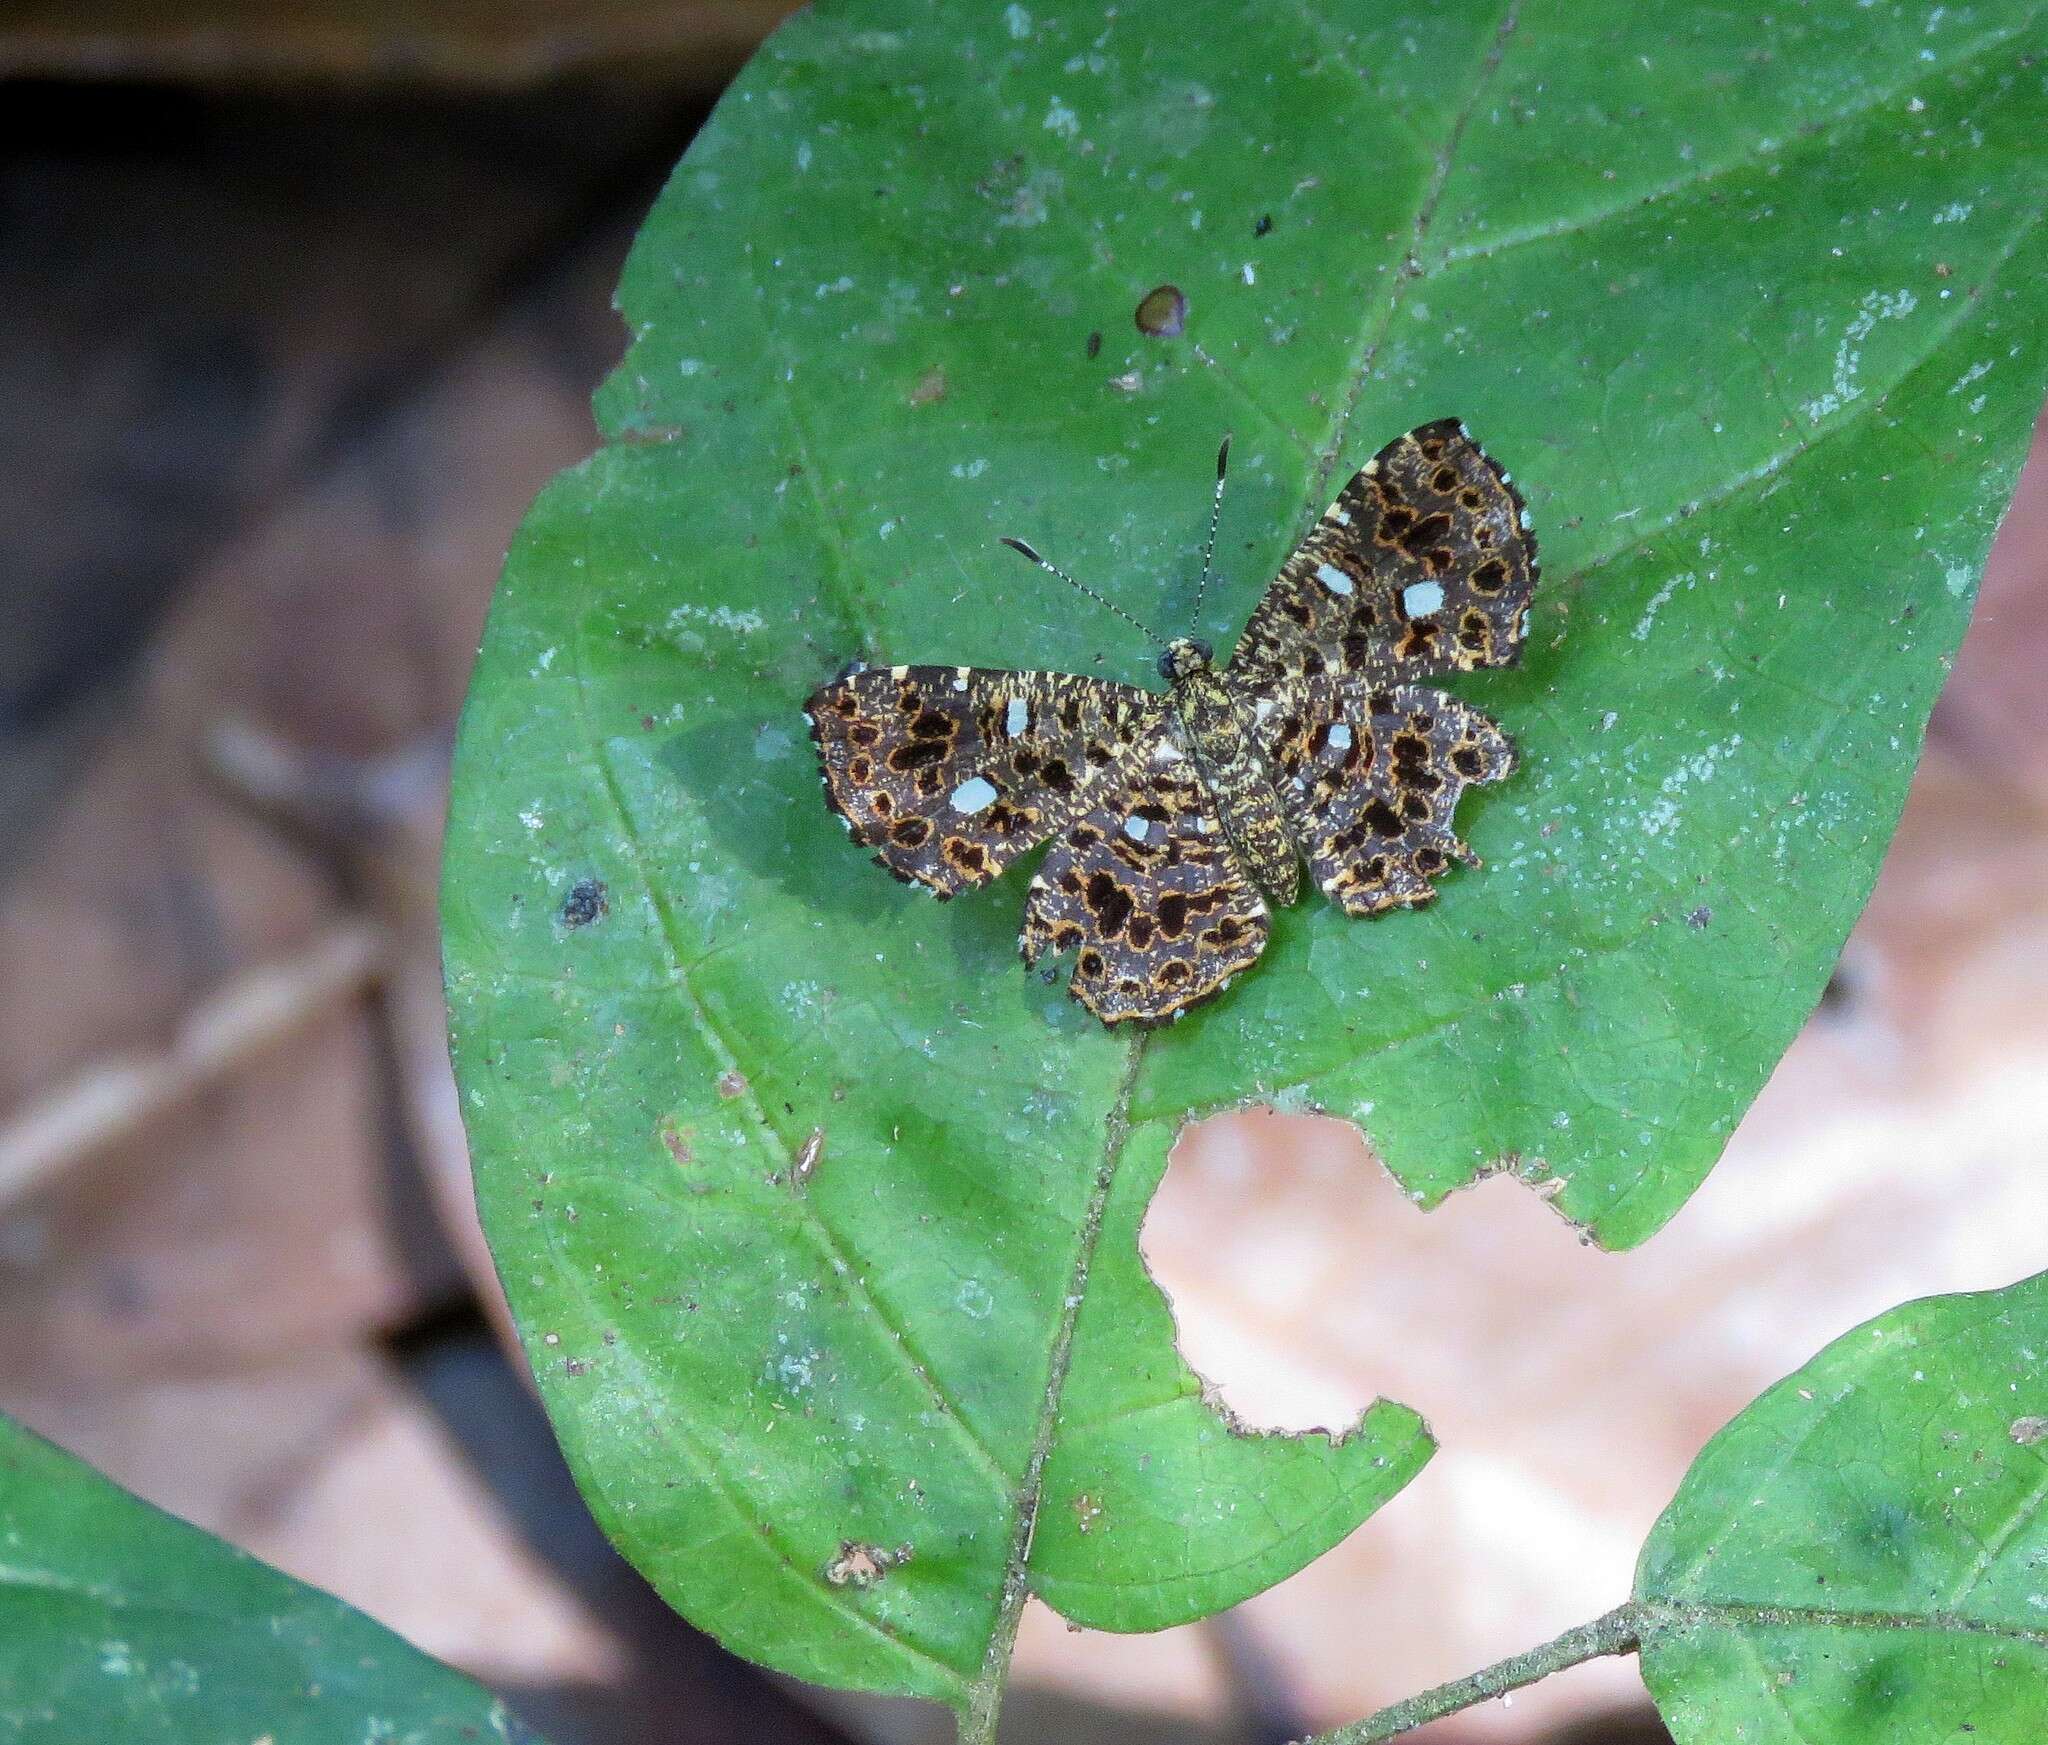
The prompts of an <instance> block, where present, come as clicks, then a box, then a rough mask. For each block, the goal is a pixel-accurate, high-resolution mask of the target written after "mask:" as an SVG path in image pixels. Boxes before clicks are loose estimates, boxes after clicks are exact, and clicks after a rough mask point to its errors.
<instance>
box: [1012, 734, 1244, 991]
mask: <svg viewBox="0 0 2048 1745" xmlns="http://www.w3.org/2000/svg"><path fill="white" fill-rule="evenodd" d="M1090 800H1091V801H1092V804H1091V805H1090V806H1089V807H1088V808H1087V810H1085V811H1084V812H1082V813H1081V814H1079V815H1078V816H1077V817H1075V818H1074V819H1073V820H1072V821H1071V822H1070V823H1069V824H1068V825H1067V826H1066V828H1065V829H1064V830H1063V831H1062V832H1061V833H1060V835H1059V837H1058V838H1057V840H1055V841H1054V843H1053V845H1052V848H1051V850H1050V851H1049V852H1048V853H1047V855H1046V857H1045V864H1044V865H1043V866H1042V867H1040V868H1039V870H1038V875H1037V877H1035V878H1034V879H1033V880H1032V881H1031V892H1030V895H1029V896H1028V897H1027V898H1026V900H1025V905H1024V931H1023V935H1022V941H1021V942H1022V945H1023V951H1024V961H1025V962H1026V963H1036V962H1037V961H1038V960H1039V959H1040V958H1041V957H1043V956H1045V955H1046V954H1047V953H1059V952H1066V951H1072V952H1074V953H1075V958H1074V973H1073V977H1072V979H1071V980H1070V981H1069V983H1068V990H1069V991H1070V992H1071V993H1072V994H1073V996H1074V998H1075V999H1077V1000H1079V1001H1080V1002H1081V1004H1082V1005H1084V1006H1086V1007H1087V1008H1088V1010H1089V1011H1091V1012H1093V1013H1094V1014H1095V1015H1096V1017H1098V1018H1100V1019H1101V1020H1102V1021H1103V1022H1104V1023H1105V1024H1117V1023H1122V1022H1125V1021H1128V1020H1137V1021H1141V1022H1148V1023H1157V1022H1160V1021H1162V1020H1164V1019H1168V1018H1176V1017H1178V1016H1179V1015H1180V1014H1181V1013H1182V1012H1184V1011H1186V1010H1187V1009H1188V1008H1189V1007H1190V1006H1193V1005H1195V1004H1196V1003H1197V1002H1199V1001H1201V1000H1205V999H1207V998H1208V997H1209V996H1210V995H1211V994H1215V993H1218V992H1220V991H1221V990H1222V989H1223V988H1224V987H1225V986H1226V985H1227V984H1228V983H1229V981H1230V979H1231V977H1233V976H1234V975H1236V974H1237V973H1238V971H1240V970H1242V969H1247V968H1249V967H1250V966H1251V964H1252V963H1253V961H1254V960H1255V959H1256V958H1257V957H1258V955H1259V953H1260V952H1261V951H1263V950H1264V949H1265V946H1266V935H1267V932H1268V930H1269V928H1270V926H1271V923H1270V921H1269V919H1268V917H1267V911H1266V904H1265V901H1264V900H1263V899H1262V898H1261V897H1260V895H1259V893H1258V892H1257V891H1256V890H1255V889H1253V887H1252V884H1251V882H1250V880H1249V879H1248V878H1247V877H1246V876H1245V871H1244V868H1243V867H1242V865H1241V864H1240V863H1239V861H1238V859H1237V857H1236V855H1235V854H1234V853H1233V852H1232V850H1231V848H1230V845H1229V842H1228V839H1227V838H1226V837H1225V835H1224V833H1223V828H1222V825H1221V823H1220V821H1219V820H1218V818H1217V816H1216V803H1215V799H1214V797H1213V796H1212V795H1211V793H1210V791H1209V788H1208V786H1207V784H1206V783H1204V782H1203V780H1202V779H1201V777H1200V776H1199V775H1198V774H1197V773H1196V768H1195V764H1194V761H1193V759H1191V758H1190V757H1188V756H1187V755H1186V753H1185V752H1184V751H1183V749H1182V748H1181V746H1180V745H1179V743H1178V742H1177V740H1176V739H1175V738H1174V737H1173V735H1172V734H1171V732H1170V731H1168V732H1161V733H1160V734H1158V735H1157V736H1156V738H1155V739H1154V741H1153V742H1152V743H1151V744H1150V745H1149V746H1148V747H1146V748H1144V749H1143V751H1142V754H1141V755H1140V756H1139V757H1138V758H1137V759H1134V760H1133V762H1132V763H1131V764H1129V765H1125V766H1122V767H1120V768H1119V769H1117V770H1115V771H1113V772H1111V776H1110V778H1109V779H1107V780H1105V781H1104V782H1103V783H1102V784H1101V785H1100V787H1099V789H1097V790H1096V791H1094V792H1092V793H1091V795H1090Z"/></svg>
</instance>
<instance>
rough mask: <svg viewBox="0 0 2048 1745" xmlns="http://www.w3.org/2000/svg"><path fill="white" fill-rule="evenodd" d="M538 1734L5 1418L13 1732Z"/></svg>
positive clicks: (2, 1613)
mask: <svg viewBox="0 0 2048 1745" xmlns="http://www.w3.org/2000/svg"><path fill="white" fill-rule="evenodd" d="M259 1737H261V1738H265V1739H268V1740H270V1741H272V1742H273V1745H333V1741H335V1740H340V1739H348V1740H363V1741H376V1742H385V1745H475V1742H476V1741H479V1740H498V1741H501V1742H509V1745H539V1735H538V1734H536V1733H533V1732H531V1731H529V1730H528V1729H527V1728H526V1727H525V1726H523V1725H521V1723H520V1722H519V1720H518V1719H517V1718H516V1717H515V1716H514V1715H512V1714H511V1713H510V1712H509V1711H508V1710H507V1709H506V1707H505V1705H504V1704H503V1703H501V1702H499V1701H498V1700H497V1699H496V1698H494V1697H493V1696H492V1695H491V1694H490V1693H489V1692H488V1691H486V1690H484V1689H482V1688H481V1687H480V1686H478V1685H475V1684H472V1683H471V1682H470V1681H469V1680H468V1679H466V1678H464V1677H463V1676H462V1675H461V1674H460V1673H457V1672H454V1671H451V1670H450V1669H449V1668H448V1667H445V1666H443V1665H441V1664H440V1662H438V1661H436V1660H431V1659H429V1658H428V1657H427V1656H426V1655H424V1654H422V1653H420V1652H419V1650H418V1649H416V1648H412V1647H409V1646H408V1645H407V1644H406V1643H404V1642H402V1641H400V1640H399V1638H398V1637H396V1636H394V1635H392V1633H391V1632H390V1631H389V1630H387V1629H385V1628H384V1627H383V1626H382V1625H381V1624H374V1623H372V1622H371V1621H370V1620H369V1619H368V1618H366V1617H364V1616H363V1615H362V1614H361V1613H360V1612H356V1611H352V1610H351V1609H350V1608H349V1607H347V1606H345V1605H343V1604H342V1603H341V1601H339V1600H337V1599H335V1598H333V1597H332V1596H331V1595H328V1594H324V1593H321V1592H319V1591H318V1590H317V1589H314V1588H309V1587H306V1586H304V1585H303V1584H302V1583H299V1582H296V1581H293V1580H292V1579H291V1577H290V1576H287V1575H281V1574H280V1573H279V1572H278V1571H276V1570H274V1569H272V1568H270V1567H269V1566H268V1565H267V1564H262V1563H258V1562H257V1561H256V1560H255V1559H254V1558H253V1557H250V1556H248V1555H246V1554H245V1553H243V1552H240V1551H237V1550H236V1549H235V1548H234V1547H233V1546H231V1545H225V1544H223V1543H222V1542H221V1541H220V1540H218V1539H216V1538H214V1537H213V1536H212V1535H211V1534H207V1533H202V1532H200V1531H199V1529H198V1528H197V1527H189V1526H187V1525H186V1524H185V1523H184V1522H183V1521H180V1520H177V1519H175V1518H174V1517H172V1516H170V1515H166V1514H164V1513H162V1512H161V1511H160V1510H157V1509H153V1508H151V1507H150V1506H149V1504H147V1503H145V1502H143V1501H142V1500H141V1499H140V1498H139V1497H135V1496H131V1495H130V1494H129V1493H128V1492H127V1491H124V1490H122V1489H121V1488H120V1487H119V1486H118V1485H115V1484H113V1483H111V1482H110V1481H109V1480H107V1479H104V1478H102V1477H101V1476H100V1475H99V1474H98V1473H96V1472H94V1471H93V1469H92V1468H91V1467H89V1466H87V1465H86V1464H85V1463H84V1462H83V1461H79V1460H74V1459H73V1458H72V1457H71V1456H70V1455H68V1454H66V1453H65V1452H64V1451H63V1450H62V1449H60V1448H55V1447H53V1446H52V1445H51V1444H49V1443H48V1442H45V1441H44V1440H43V1439H42V1438H41V1437H39V1436H35V1435H32V1434H31V1433H30V1432H29V1431H27V1430H24V1429H23V1428H22V1427H21V1426H20V1425H18V1424H16V1423H14V1422H13V1421H12V1420H10V1419H7V1418H4V1417H0V1739H4V1740H6V1741H8V1742H9V1745H17V1742H18V1745H37V1742H41V1741H47V1745H76V1742H77V1741H79V1740H88V1739H89V1740H91V1741H93V1745H130V1742H131V1741H135V1742H141V1741H150V1742H156V1741H162V1742H163V1745H189V1742H192V1741H198V1740H231V1739H237V1740H240V1739H256V1738H259Z"/></svg>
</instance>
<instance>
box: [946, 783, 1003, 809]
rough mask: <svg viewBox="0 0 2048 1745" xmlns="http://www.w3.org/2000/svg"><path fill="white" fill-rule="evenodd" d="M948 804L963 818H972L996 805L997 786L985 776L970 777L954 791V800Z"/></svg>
mask: <svg viewBox="0 0 2048 1745" xmlns="http://www.w3.org/2000/svg"><path fill="white" fill-rule="evenodd" d="M948 803H949V804H950V805H951V806H952V808H953V810H954V811H956V812H958V813H959V814H960V815H961V816H962V817H964V818H971V817H973V816H974V814H975V813H977V812H985V811H987V810H988V809H989V807H991V806H993V805H994V804H995V803H996V785H995V783H994V782H991V781H989V780H988V779H987V778H986V777H984V776H969V777H968V778H967V780H966V781H964V782H962V783H961V784H960V785H959V786H958V787H957V788H955V789H954V790H953V798H952V800H951V801H950V802H948Z"/></svg>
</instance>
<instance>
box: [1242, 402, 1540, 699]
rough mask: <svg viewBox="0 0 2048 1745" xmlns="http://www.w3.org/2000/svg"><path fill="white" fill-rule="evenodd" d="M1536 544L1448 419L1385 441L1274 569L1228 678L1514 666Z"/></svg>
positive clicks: (1494, 474)
mask: <svg viewBox="0 0 2048 1745" xmlns="http://www.w3.org/2000/svg"><path fill="white" fill-rule="evenodd" d="M1535 587H1536V541H1535V538H1534V536H1533V535H1532V534H1531V533H1530V531H1529V526H1528V512H1527V510H1526V508H1525V507H1524V505H1523V502H1522V496H1521V493H1520V492H1519V491H1517V490H1516V489H1515V487H1514V486H1513V485H1512V484H1511V483H1510V482H1509V481H1508V476H1507V474H1506V473H1504V472H1502V471H1501V469H1500V468H1499V467H1498V466H1497V465H1495V464H1494V462H1493V460H1492V459H1491V458H1490V457H1489V456H1488V455H1487V454H1486V452H1485V451H1484V450H1483V449H1481V448H1480V446H1479V445H1478V444H1477V443H1476V442H1474V441H1473V440H1472V438H1471V437H1470V436H1469V435H1468V434H1467V433H1466V430H1465V427H1464V425H1462V424H1460V423H1459V422H1458V421H1457V420H1456V419H1455V418H1440V419H1438V420H1437V421H1436V422H1435V423H1434V424H1425V425H1423V426H1422V427H1421V428H1420V429H1417V430H1411V431H1410V432H1409V433H1408V434H1407V435H1406V436H1401V437H1396V438H1395V439H1394V440H1393V441H1392V442H1390V443H1388V444H1387V446H1386V447H1385V448H1383V449H1381V450H1380V452H1379V453H1378V454H1376V455H1375V456H1373V458H1372V459H1371V460H1369V461H1367V462H1366V464H1365V465H1364V466H1363V467H1362V468H1361V469H1360V470H1359V471H1358V472H1357V473H1355V474H1354V475H1353V476H1352V479H1351V482H1350V483H1349V484H1348V485H1346V486H1345V487H1344V489H1343V490H1342V491H1341V492H1340V493H1339V494H1338V497H1337V500H1336V501H1335V502H1334V503H1332V504H1331V505H1330V507H1329V508H1328V509H1326V510H1325V511H1324V512H1323V518H1322V519H1321V520H1320V521H1318V522H1317V523H1316V524H1315V526H1314V527H1313V528H1312V529H1311V530H1310V532H1309V535H1308V537H1307V538H1306V539H1304V540H1303V541H1302V542H1301V544H1300V545H1299V546H1297V547H1296V548H1295V552H1294V555H1293V556H1292V557H1290V558H1289V559H1288V560H1287V562H1286V563H1285V564H1283V565H1282V566H1281V569H1280V574H1279V576H1278V577H1277V578H1276V579H1275V581H1274V582H1273V585H1272V586H1271V587H1270V588H1268V589H1267V590H1266V594H1265V597H1264V598H1263V599H1262V600H1260V602H1259V604H1258V608H1257V609H1256V610H1255V611H1254V612H1253V613H1252V616H1251V621H1250V623H1248V624H1247V625H1246V626H1245V632H1244V635H1243V636H1242V637H1241V638H1240V639H1239V641H1238V645H1237V650H1236V652H1235V653H1234V654H1233V655H1232V657H1231V662H1230V671H1231V673H1232V675H1233V676H1234V677H1236V678H1237V679H1239V680H1240V681H1241V682H1243V683H1244V684H1246V685H1249V686H1252V687H1255V688H1256V687H1261V686H1264V685H1268V684H1271V683H1273V682H1274V681H1277V680H1278V679H1280V678H1281V677H1283V676H1284V675H1287V674H1294V673H1300V674H1305V675H1306V676H1308V677H1310V678H1316V677H1320V676H1321V675H1322V674H1323V673H1325V672H1333V673H1359V674H1363V675H1366V676H1368V677H1371V678H1374V679H1378V680H1382V681H1398V680H1415V679H1425V678H1432V677H1435V676H1436V675H1438V674H1441V673H1447V672H1469V671H1471V670H1472V669H1473V668H1475V667H1495V666H1512V665H1513V664H1514V663H1515V662H1516V661H1517V660H1518V659H1519V658H1520V656H1521V650H1522V639H1523V635H1524V633H1525V631H1526V629H1527V625H1528V619H1529V598H1530V595H1531V594H1532V593H1533V592H1534V590H1535Z"/></svg>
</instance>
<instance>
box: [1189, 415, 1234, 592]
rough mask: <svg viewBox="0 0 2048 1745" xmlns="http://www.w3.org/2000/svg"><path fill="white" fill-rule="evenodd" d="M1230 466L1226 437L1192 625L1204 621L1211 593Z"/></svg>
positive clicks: (1218, 462) (1218, 464)
mask: <svg viewBox="0 0 2048 1745" xmlns="http://www.w3.org/2000/svg"><path fill="white" fill-rule="evenodd" d="M1229 465H1230V438H1229V437H1227V436H1226V437H1224V439H1223V446H1222V447H1221V448H1219V449H1218V450H1217V451H1216V496H1215V499H1214V501H1212V502H1211V503H1210V505H1209V543H1208V544H1207V545H1205V546H1203V547H1202V580H1201V584H1200V586H1198V587H1197V588H1196V589H1195V609H1194V611H1193V612H1191V613H1190V614H1189V615H1188V617H1189V622H1190V624H1191V625H1199V624H1200V623H1201V621H1202V596H1203V595H1204V594H1206V593H1208V591H1209V565H1210V564H1211V563H1212V562H1213V561H1214V559H1215V556H1216V524H1217V523H1218V522H1219V521H1221V520H1222V519H1223V474H1224V472H1225V470H1226V469H1227V468H1228V467H1229Z"/></svg>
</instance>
